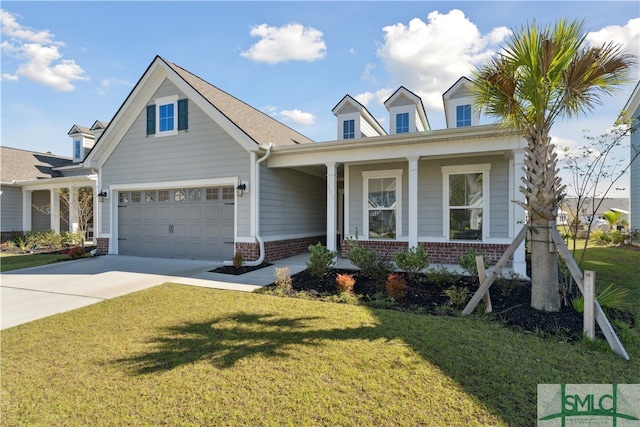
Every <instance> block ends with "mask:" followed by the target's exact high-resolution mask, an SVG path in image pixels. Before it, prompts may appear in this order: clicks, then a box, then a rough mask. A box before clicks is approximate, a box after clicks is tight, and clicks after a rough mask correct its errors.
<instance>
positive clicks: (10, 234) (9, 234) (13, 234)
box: [0, 230, 24, 242]
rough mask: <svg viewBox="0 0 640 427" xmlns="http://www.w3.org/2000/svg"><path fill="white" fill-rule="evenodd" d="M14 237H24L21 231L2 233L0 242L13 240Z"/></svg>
mask: <svg viewBox="0 0 640 427" xmlns="http://www.w3.org/2000/svg"><path fill="white" fill-rule="evenodd" d="M16 236H24V233H23V232H22V230H15V231H2V232H1V234H0V242H6V241H8V240H13V239H14V238H15V237H16Z"/></svg>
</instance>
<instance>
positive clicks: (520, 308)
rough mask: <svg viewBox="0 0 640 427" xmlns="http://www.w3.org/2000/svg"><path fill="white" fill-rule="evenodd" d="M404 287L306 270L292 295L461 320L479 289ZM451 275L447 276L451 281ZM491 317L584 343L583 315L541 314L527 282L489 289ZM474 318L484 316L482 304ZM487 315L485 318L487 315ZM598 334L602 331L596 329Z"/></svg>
mask: <svg viewBox="0 0 640 427" xmlns="http://www.w3.org/2000/svg"><path fill="white" fill-rule="evenodd" d="M340 274H348V275H351V276H352V277H353V278H354V279H355V285H354V287H353V292H352V295H353V296H354V297H355V298H352V299H349V298H344V297H341V295H340V292H339V291H338V290H337V287H336V278H337V276H338V275H340ZM394 274H396V275H398V276H399V277H400V278H402V279H404V281H405V282H406V285H407V286H406V292H405V293H404V296H402V297H401V298H392V297H389V296H388V294H387V292H386V291H385V286H384V283H379V282H377V281H375V280H374V279H372V278H370V277H368V276H366V275H364V274H363V273H362V272H360V271H353V270H341V269H332V270H329V271H328V273H327V274H326V275H324V276H322V277H316V276H313V275H312V274H311V273H310V271H309V270H304V271H302V272H300V273H298V274H295V275H293V276H291V291H289V292H284V293H286V294H287V295H289V296H293V297H302V298H317V299H323V300H332V301H336V302H351V303H355V302H356V301H357V302H358V303H362V304H365V305H369V306H373V307H377V308H387V309H393V310H400V311H409V312H416V313H425V314H431V315H444V316H458V315H460V313H461V311H462V309H463V308H464V306H465V305H466V303H467V302H468V300H469V299H470V298H471V297H472V296H473V295H474V293H475V292H476V290H477V289H478V284H477V282H475V281H474V280H473V279H472V278H471V277H469V276H461V275H456V274H454V273H446V272H444V271H443V270H440V271H438V270H435V271H432V274H431V275H430V274H429V273H427V274H424V273H422V274H417V275H414V277H410V276H409V275H407V274H406V273H394ZM447 275H448V277H447ZM452 287H454V288H455V291H454V293H453V296H454V297H457V299H461V301H458V303H454V302H453V301H452V299H451V298H450V297H449V296H447V294H446V293H445V291H447V290H448V289H452ZM489 291H490V296H491V304H492V312H491V313H487V314H486V316H487V317H488V318H489V319H492V320H495V321H498V322H500V323H503V324H505V325H506V326H508V327H511V328H514V329H517V330H521V331H524V332H527V333H529V332H531V333H536V334H539V335H542V336H554V337H558V338H560V339H563V340H565V341H574V340H578V339H581V338H582V334H583V316H582V314H581V313H578V312H576V311H575V310H574V309H573V308H572V307H571V305H567V304H563V305H562V308H561V310H560V311H559V312H543V311H539V310H536V309H534V308H532V307H531V304H530V302H531V284H530V282H529V281H527V280H519V279H516V278H500V279H498V280H497V281H496V282H494V284H493V285H492V286H491V288H490V289H489ZM264 292H266V293H272V292H274V293H283V292H282V291H278V285H276V284H275V283H273V284H271V285H270V286H268V287H267V288H265V289H264ZM474 313H476V314H479V313H484V309H483V302H482V300H481V301H480V303H478V307H476V310H475V311H474ZM483 315H484V314H483ZM608 316H609V319H610V320H611V319H616V320H619V321H621V322H624V323H625V324H627V325H628V326H630V327H633V326H634V324H635V319H634V316H633V315H632V314H631V313H629V312H627V311H623V310H610V311H609V312H608ZM598 332H600V331H599V330H598Z"/></svg>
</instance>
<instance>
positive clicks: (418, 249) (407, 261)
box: [393, 246, 429, 278]
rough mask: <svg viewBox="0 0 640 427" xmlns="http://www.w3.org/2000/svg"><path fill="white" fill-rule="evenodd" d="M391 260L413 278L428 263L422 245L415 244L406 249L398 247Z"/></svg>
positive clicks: (427, 256) (426, 254)
mask: <svg viewBox="0 0 640 427" xmlns="http://www.w3.org/2000/svg"><path fill="white" fill-rule="evenodd" d="M393 262H395V264H396V266H397V267H398V268H399V269H400V270H403V271H406V272H407V274H408V275H409V277H410V278H414V277H415V276H416V274H418V273H419V272H420V271H422V270H424V269H425V268H427V266H428V265H429V254H428V253H426V252H425V250H424V249H422V246H415V247H413V248H411V249H409V250H408V251H405V250H404V249H399V250H398V251H397V252H396V253H395V254H394V255H393Z"/></svg>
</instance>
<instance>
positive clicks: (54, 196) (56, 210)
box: [49, 188, 60, 234]
mask: <svg viewBox="0 0 640 427" xmlns="http://www.w3.org/2000/svg"><path fill="white" fill-rule="evenodd" d="M49 195H50V199H49V200H50V201H49V206H50V208H51V212H50V213H49V218H50V221H51V225H50V228H51V229H52V230H53V231H54V233H57V234H60V194H59V193H58V191H57V190H56V189H55V188H52V189H51V190H49Z"/></svg>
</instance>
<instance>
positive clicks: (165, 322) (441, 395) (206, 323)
mask: <svg viewBox="0 0 640 427" xmlns="http://www.w3.org/2000/svg"><path fill="white" fill-rule="evenodd" d="M638 264H639V263H636V266H637V265H638ZM636 268H637V267H636ZM636 286H638V285H637V284H636ZM1 344H2V361H1V367H2V392H1V393H2V402H1V409H2V425H30V426H38V425H41V426H50V425H93V426H103V425H109V426H112V425H212V426H213V425H225V426H230V425H242V426H244V425H273V426H281V425H296V426H298V425H331V426H334V425H341V426H350V425H353V426H363V425H385V426H386V425H411V426H413V425H429V426H439V425H442V426H472V425H483V426H484V425H504V426H507V425H508V426H518V425H521V426H530V425H534V424H535V418H536V387H537V384H540V383H614V382H615V383H639V382H640V346H639V345H638V343H637V342H634V343H632V344H628V343H627V344H626V348H627V351H628V353H629V355H630V357H631V361H625V360H623V359H621V358H620V357H618V356H616V355H615V354H613V353H612V352H611V350H610V349H609V348H608V346H607V345H606V343H603V342H598V343H595V344H594V343H584V342H577V343H566V342H563V341H560V342H558V340H554V339H542V338H540V337H538V336H535V335H534V334H523V333H518V332H515V331H512V330H510V329H507V328H505V327H503V326H502V325H500V324H497V323H495V322H489V321H487V320H485V319H483V318H482V317H465V318H461V317H446V316H430V315H417V314H411V313H403V312H398V311H393V310H383V309H372V308H367V307H364V306H352V305H344V304H335V303H327V302H317V301H311V300H300V299H289V298H279V297H273V296H269V295H259V294H244V293H238V292H230V291H219V290H211V289H204V288H197V287H189V286H184V285H174V284H165V285H162V286H158V287H155V288H152V289H148V290H145V291H141V292H137V293H134V294H131V295H127V296H124V297H121V298H116V299H113V300H109V301H105V302H102V303H100V304H95V305H92V306H89V307H85V308H82V309H79V310H75V311H72V312H68V313H64V314H61V315H57V316H53V317H50V318H46V319H42V320H39V321H35V322H32V323H29V324H25V325H20V326H16V327H14V328H10V329H7V330H5V331H3V332H2V337H1Z"/></svg>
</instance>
